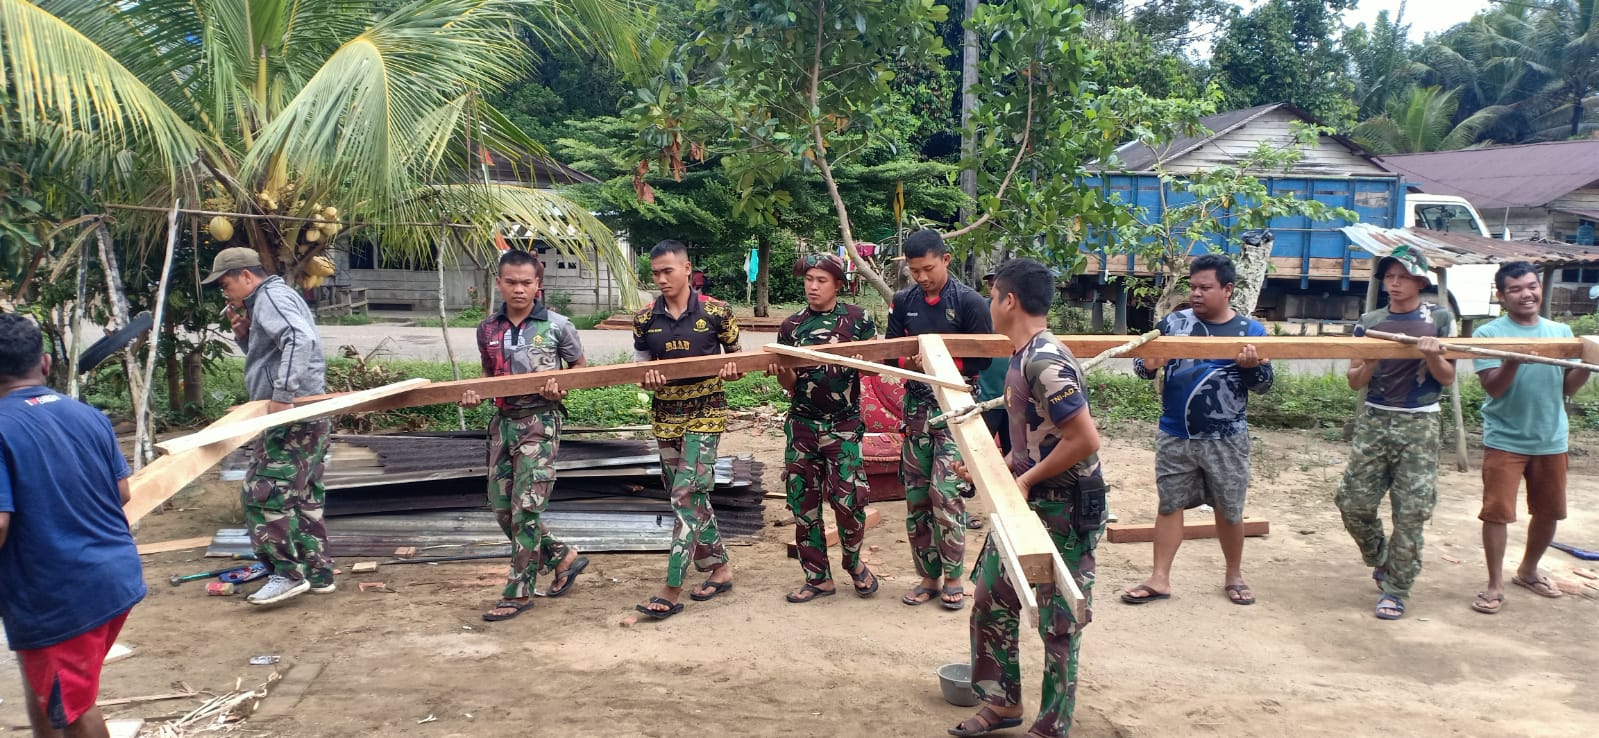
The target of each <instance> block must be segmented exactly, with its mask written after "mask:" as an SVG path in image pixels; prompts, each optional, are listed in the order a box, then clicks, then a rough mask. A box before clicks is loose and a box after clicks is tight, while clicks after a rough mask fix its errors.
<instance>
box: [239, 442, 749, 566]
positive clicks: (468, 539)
mask: <svg viewBox="0 0 1599 738" xmlns="http://www.w3.org/2000/svg"><path fill="white" fill-rule="evenodd" d="M486 448H487V439H486V437H485V435H484V433H483V432H481V431H477V432H471V431H467V432H456V433H423V434H395V435H335V436H334V437H333V444H332V448H331V450H330V452H329V459H328V464H327V470H326V473H325V475H324V477H323V482H324V484H325V485H326V486H327V490H328V493H327V506H326V508H325V509H324V514H325V515H326V519H327V528H328V545H329V547H330V548H331V549H332V554H333V555H334V556H385V555H388V554H390V553H392V552H393V551H395V550H396V549H400V548H405V547H414V548H416V549H417V550H418V552H419V553H418V555H419V556H437V555H472V554H487V553H503V552H509V550H510V548H509V545H508V544H507V543H506V541H505V535H504V533H502V532H501V531H500V528H499V525H498V523H496V522H495V519H494V514H493V513H492V512H491V511H490V510H489V509H488V504H487V497H486V494H487V488H488V470H487V459H486ZM248 463H249V459H248V456H247V453H246V452H243V451H241V452H239V453H238V454H236V455H235V456H233V457H230V458H229V460H228V461H227V462H226V463H224V465H223V473H224V474H227V473H228V472H229V471H230V470H231V471H233V472H235V475H237V472H239V471H242V470H243V468H244V467H245V466H247V465H248ZM555 468H556V472H557V477H556V483H555V491H554V493H553V495H552V498H551V501H550V505H549V508H548V512H546V513H545V516H544V518H543V520H544V522H545V525H546V526H547V527H548V528H549V529H550V531H551V532H552V533H553V534H555V535H556V536H558V537H560V538H561V539H562V540H564V541H567V542H568V543H571V544H573V545H576V546H577V547H578V548H580V549H581V550H584V551H591V552H603V551H665V550H667V549H669V548H670V547H671V536H672V525H673V523H674V521H675V516H674V515H673V512H672V506H671V502H670V500H669V495H668V493H667V491H666V489H665V486H664V484H663V483H662V480H661V468H660V462H659V459H658V458H657V456H656V450H655V442H654V441H643V440H632V439H584V438H570V437H569V438H563V439H562V440H561V447H560V451H559V453H558V454H557V456H556V462H555ZM763 470H764V465H763V464H762V463H761V462H758V461H755V460H753V459H752V458H750V457H748V456H722V457H720V458H718V459H717V463H716V488H715V489H714V490H713V491H712V493H711V506H712V508H714V509H715V510H716V517H717V523H718V525H719V526H720V528H721V532H722V535H723V536H724V537H726V538H729V539H732V540H733V541H737V540H738V539H741V538H750V537H753V536H757V535H759V534H760V531H761V528H762V526H763V525H764V520H763V514H764V509H763V507H764V503H765V496H766V491H765V487H764V486H763V485H762V483H761V474H762V471H763ZM241 534H242V531H237V530H223V531H220V532H219V533H218V538H217V539H216V540H214V541H213V545H212V547H211V548H210V550H209V551H208V553H212V554H217V555H229V554H233V553H245V552H247V551H248V548H244V549H243V550H237V549H240V548H241V546H247V545H248V543H247V538H245V537H243V536H242V535H241Z"/></svg>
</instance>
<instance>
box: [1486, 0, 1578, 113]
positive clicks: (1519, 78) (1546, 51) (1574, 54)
mask: <svg viewBox="0 0 1599 738" xmlns="http://www.w3.org/2000/svg"><path fill="white" fill-rule="evenodd" d="M1489 16H1492V17H1485V18H1482V19H1481V20H1482V22H1474V23H1472V26H1471V32H1472V34H1473V35H1475V36H1477V39H1475V41H1476V44H1477V46H1478V48H1479V50H1480V51H1479V54H1480V57H1481V60H1480V62H1479V65H1480V67H1481V68H1482V69H1483V70H1484V71H1486V72H1488V73H1490V74H1492V73H1496V72H1497V73H1502V74H1503V75H1505V80H1506V81H1505V86H1506V87H1508V88H1509V89H1511V90H1514V92H1515V94H1516V96H1517V97H1518V98H1519V99H1518V100H1517V101H1516V102H1514V103H1512V105H1513V107H1515V108H1516V109H1517V110H1518V112H1520V113H1521V114H1523V115H1524V116H1525V117H1526V118H1527V119H1529V120H1530V121H1531V123H1532V127H1533V131H1534V136H1536V137H1538V138H1541V139H1558V138H1569V137H1575V136H1577V135H1579V134H1581V133H1582V132H1583V131H1584V129H1585V128H1592V127H1593V126H1594V125H1595V124H1596V121H1595V119H1594V116H1593V112H1594V110H1595V103H1596V102H1599V101H1596V100H1595V97H1596V95H1599V0H1549V2H1548V3H1547V4H1543V5H1539V6H1536V7H1533V6H1522V7H1517V8H1510V7H1504V8H1496V9H1495V10H1494V11H1493V12H1491V13H1490V14H1489Z"/></svg>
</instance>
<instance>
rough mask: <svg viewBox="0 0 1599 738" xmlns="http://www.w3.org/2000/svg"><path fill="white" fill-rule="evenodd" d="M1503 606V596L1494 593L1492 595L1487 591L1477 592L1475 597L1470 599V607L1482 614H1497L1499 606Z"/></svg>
mask: <svg viewBox="0 0 1599 738" xmlns="http://www.w3.org/2000/svg"><path fill="white" fill-rule="evenodd" d="M1504 606H1505V596H1504V595H1502V594H1496V595H1494V596H1492V597H1489V596H1488V593H1487V592H1478V593H1477V599H1476V600H1474V601H1472V603H1471V609H1473V610H1476V611H1477V612H1480V613H1482V614H1484V615H1498V614H1499V610H1500V608H1503V607H1504Z"/></svg>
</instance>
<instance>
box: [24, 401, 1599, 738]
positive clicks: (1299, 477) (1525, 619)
mask: <svg viewBox="0 0 1599 738" xmlns="http://www.w3.org/2000/svg"><path fill="white" fill-rule="evenodd" d="M1149 433H1150V430H1149V429H1148V428H1147V427H1128V428H1120V429H1115V430H1114V432H1113V433H1111V437H1110V439H1109V440H1108V441H1107V447H1106V450H1105V451H1104V453H1103V457H1104V459H1105V461H1106V463H1107V466H1108V472H1107V476H1108V477H1109V478H1110V480H1111V481H1112V484H1113V485H1114V491H1113V497H1112V502H1113V507H1114V509H1115V510H1116V511H1117V512H1118V513H1119V514H1120V516H1121V517H1122V519H1123V520H1124V521H1127V522H1139V521H1148V520H1150V519H1152V517H1153V509H1154V490H1153V479H1152V467H1153V442H1152V440H1151V439H1150V438H1149ZM782 446H783V441H782V439H781V437H780V436H775V435H771V434H769V433H768V434H762V433H758V432H754V431H746V432H740V433H732V434H730V435H729V436H728V438H727V439H726V440H725V442H724V451H728V452H755V453H758V454H761V455H763V456H764V457H767V458H770V459H773V460H775V459H776V458H777V456H778V454H780V450H781V448H782ZM1255 448H1256V455H1255V475H1256V481H1255V485H1254V488H1253V490H1252V495H1251V500H1250V512H1251V514H1252V515H1256V516H1260V517H1266V518H1269V519H1270V520H1271V524H1272V535H1270V536H1268V537H1265V538H1254V539H1250V541H1249V544H1248V546H1247V548H1246V573H1247V575H1248V577H1249V580H1250V583H1251V584H1252V585H1253V586H1254V589H1255V591H1256V593H1257V595H1258V597H1259V598H1260V602H1259V604H1257V605H1255V606H1253V607H1237V606H1234V605H1231V604H1229V603H1228V601H1227V599H1226V597H1225V596H1224V594H1223V593H1222V590H1221V584H1222V581H1221V556H1220V551H1219V550H1218V548H1217V546H1216V545H1215V543H1214V542H1212V541H1204V540H1202V541H1190V542H1189V543H1188V544H1187V545H1186V546H1185V547H1184V548H1183V550H1182V552H1181V553H1180V554H1179V558H1178V565H1177V571H1176V572H1175V586H1176V592H1175V595H1174V597H1173V598H1172V599H1171V600H1169V601H1165V602H1160V603H1155V604H1151V605H1147V606H1143V607H1140V608H1137V609H1135V608H1132V607H1128V606H1125V605H1122V604H1121V603H1120V602H1118V601H1117V600H1116V597H1115V595H1116V593H1117V592H1118V591H1119V590H1120V589H1121V588H1122V587H1124V586H1127V585H1129V584H1132V583H1136V582H1137V581H1139V580H1140V579H1141V578H1142V577H1143V576H1144V574H1145V573H1147V569H1148V566H1149V557H1150V547H1149V545H1148V544H1109V543H1105V544H1102V545H1101V547H1100V550H1099V587H1098V588H1097V591H1096V592H1095V595H1096V599H1097V601H1098V603H1099V604H1098V607H1097V608H1096V611H1095V619H1094V623H1093V625H1092V626H1090V628H1089V629H1088V631H1087V633H1086V637H1085V641H1084V645H1083V667H1082V682H1081V688H1080V690H1079V701H1078V709H1077V717H1078V725H1077V727H1076V729H1075V731H1074V733H1073V734H1074V735H1077V736H1172V735H1178V736H1182V735H1200V736H1210V735H1225V736H1283V735H1289V734H1294V735H1296V736H1323V735H1325V736H1335V735H1336V736H1345V735H1383V734H1386V735H1391V736H1413V735H1426V736H1443V735H1450V736H1593V735H1595V734H1599V694H1596V692H1595V691H1594V688H1593V687H1592V683H1591V681H1590V680H1591V679H1592V678H1593V677H1594V676H1595V674H1596V672H1599V651H1596V649H1595V647H1594V641H1593V637H1594V634H1595V627H1596V625H1599V601H1596V600H1592V599H1583V598H1579V597H1570V596H1568V597H1566V598H1564V599H1561V600H1543V599H1540V598H1537V597H1535V596H1533V595H1532V594H1531V593H1529V592H1527V591H1525V590H1522V589H1519V588H1513V589H1512V591H1511V592H1509V593H1508V602H1507V604H1506V606H1505V609H1504V612H1502V613H1501V614H1499V615H1497V616H1493V617H1489V616H1484V615H1479V614H1476V613H1474V612H1472V611H1471V610H1470V608H1469V604H1470V602H1471V597H1472V594H1473V593H1474V592H1476V591H1477V590H1478V589H1480V588H1481V586H1482V580H1483V574H1482V567H1481V564H1480V560H1481V547H1480V544H1479V539H1478V526H1477V523H1476V519H1475V515H1476V510H1477V502H1476V500H1477V496H1478V489H1479V484H1478V478H1477V476H1476V475H1475V473H1470V474H1460V473H1456V472H1455V471H1454V469H1453V465H1452V464H1449V465H1448V469H1447V471H1446V473H1445V474H1444V475H1443V478H1442V480H1441V482H1440V484H1439V497H1440V501H1439V505H1438V508H1437V514H1436V516H1435V518H1434V520H1433V523H1432V526H1431V528H1430V530H1429V532H1428V542H1427V558H1426V569H1425V571H1423V572H1422V574H1421V577H1420V579H1419V581H1418V584H1417V589H1416V592H1415V595H1414V597H1413V599H1412V602H1411V603H1410V604H1411V607H1410V613H1409V615H1408V616H1407V618H1406V619H1404V620H1402V621H1399V622H1395V623H1385V622H1379V621H1377V620H1375V619H1373V618H1372V615H1371V608H1372V606H1373V604H1374V602H1375V599H1376V593H1375V590H1374V589H1373V586H1372V583H1371V580H1370V579H1369V577H1368V574H1369V570H1367V569H1365V568H1363V567H1362V566H1361V562H1360V560H1359V557H1358V554H1357V553H1356V550H1355V547H1354V545H1353V543H1352V542H1351V541H1350V540H1349V538H1348V536H1347V535H1346V534H1345V533H1344V532H1343V530H1342V526H1341V524H1340V522H1339V519H1338V515H1337V512H1336V510H1335V509H1334V508H1333V505H1332V493H1333V489H1334V486H1335V485H1336V482H1337V479H1338V475H1339V474H1340V472H1341V470H1342V466H1343V462H1344V458H1345V454H1346V453H1347V446H1345V445H1344V444H1342V443H1339V442H1337V441H1329V440H1327V439H1325V438H1324V437H1322V436H1321V435H1320V434H1303V433H1262V434H1257V440H1256V446H1255ZM1583 448H1584V445H1582V444H1578V453H1577V454H1576V455H1575V456H1574V459H1573V467H1572V475H1571V498H1572V503H1571V508H1572V513H1571V517H1570V519H1569V520H1568V521H1566V523H1565V524H1564V525H1563V527H1562V529H1561V530H1562V532H1563V533H1562V538H1563V539H1564V540H1567V541H1570V542H1572V543H1574V544H1576V545H1580V546H1584V547H1587V548H1599V504H1596V503H1599V476H1596V471H1599V459H1595V458H1594V457H1592V456H1589V455H1587V454H1586V453H1584V452H1583ZM779 467H780V464H774V465H772V466H769V469H774V471H773V472H772V474H773V478H771V479H768V480H767V484H768V488H769V489H778V488H780V487H779V480H778V479H777V474H778V473H779V472H778V471H776V468H779ZM208 478H209V477H208ZM234 490H235V486H234V485H233V484H226V483H221V482H216V481H208V482H206V483H205V485H204V490H203V491H202V492H199V493H196V494H189V495H187V496H186V497H183V498H180V499H179V500H178V501H177V504H178V506H179V507H180V508H182V509H180V510H178V511H175V512H167V513H164V514H160V515H156V516H153V517H151V518H149V519H148V520H147V521H146V523H145V524H144V525H143V527H142V529H141V530H140V531H139V536H138V537H139V539H140V540H141V541H144V542H151V541H162V540H168V539H173V538H181V537H188V536H194V535H201V534H209V533H210V532H212V531H214V530H215V529H216V528H217V527H219V526H221V525H225V524H232V523H235V522H236V517H237V512H236V510H235V509H234V504H233V503H231V498H232V496H233V494H234ZM771 502H772V504H771V505H770V507H769V508H768V518H770V519H773V520H776V519H778V518H781V517H783V516H784V515H785V512H784V511H783V510H782V508H781V505H780V504H779V503H778V502H777V501H775V500H774V501H771ZM880 508H881V509H882V512H883V518H884V524H883V525H881V526H879V527H878V528H876V529H873V530H872V531H871V532H870V533H869V534H868V535H867V543H868V544H869V545H871V546H876V547H878V548H879V550H878V551H876V552H873V553H871V554H869V557H870V559H871V560H872V561H874V562H876V563H875V564H874V568H875V569H876V570H877V571H878V572H879V573H881V574H883V575H884V579H885V581H884V586H883V591H882V592H880V593H879V594H878V596H877V597H876V598H874V599H858V598H856V597H854V596H852V595H848V594H841V595H839V596H836V597H832V598H828V599H824V600H821V601H818V602H815V603H810V604H805V605H791V604H788V603H786V602H784V601H783V599H782V594H783V593H784V592H785V591H787V590H788V589H790V588H792V587H794V586H796V585H797V584H798V582H799V578H800V573H799V567H798V565H797V564H796V563H795V562H793V561H791V560H790V559H788V558H786V557H785V555H784V546H783V543H784V541H785V540H787V539H788V537H789V536H791V535H792V533H791V529H790V528H786V527H781V528H780V527H770V528H768V529H767V534H766V536H765V538H764V540H762V541H761V542H759V543H757V544H755V545H751V546H744V547H738V548H735V549H734V550H733V556H734V563H735V566H736V567H737V588H736V589H734V590H733V591H732V592H731V593H729V594H728V595H726V596H724V597H722V598H719V599H717V600H715V601H713V602H709V603H693V602H689V603H687V604H688V606H687V609H686V610H685V611H684V613H683V614H681V615H679V616H677V617H675V618H673V619H671V620H669V621H666V622H663V623H659V624H655V623H645V624H640V625H636V626H633V627H630V628H624V627H621V626H620V625H618V623H619V621H621V620H622V619H623V617H624V616H625V615H626V614H627V613H628V612H630V611H631V609H632V606H633V605H634V604H635V603H637V602H640V601H642V600H643V599H645V598H646V597H648V596H649V595H651V594H653V593H654V592H655V590H656V588H657V587H658V586H659V584H660V580H661V578H662V575H663V569H664V566H665V557H664V555H598V556H595V557H594V564H593V565H591V566H590V568H589V571H588V573H587V574H585V575H584V576H583V577H582V578H581V579H580V580H578V582H577V585H576V587H575V589H574V591H573V592H571V593H570V594H569V595H568V596H566V597H564V598H562V599H559V600H541V601H539V603H538V606H537V607H536V608H535V609H534V610H533V611H531V612H528V613H525V614H524V615H523V616H521V617H520V618H518V619H516V620H513V621H510V622H507V623H501V624H487V623H484V622H483V621H482V620H481V619H480V618H479V614H480V612H481V611H482V609H483V608H484V607H485V606H487V605H489V604H490V603H491V602H492V600H493V599H494V598H495V596H496V595H497V593H498V592H497V590H498V586H497V583H498V582H499V581H500V577H501V576H502V572H503V569H502V567H501V566H498V565H483V564H451V565H434V566H411V567H401V566H394V567H386V568H384V569H383V570H382V571H380V572H379V574H378V575H376V576H373V575H363V577H362V578H363V579H367V580H371V579H381V580H383V581H385V582H387V583H388V584H389V585H390V586H391V587H392V588H393V589H394V590H396V593H394V594H380V593H373V592H367V593H362V592H358V591H356V590H357V588H356V586H355V585H356V581H357V579H356V577H354V576H353V575H348V574H347V575H345V576H343V577H341V578H340V581H339V591H338V592H336V593H334V594H331V595H327V596H320V597H319V596H311V595H306V596H304V597H302V598H300V599H299V600H297V601H294V602H292V603H288V604H286V605H284V606H282V607H278V608H275V609H255V608H252V607H250V606H248V605H246V604H244V602H243V600H242V598H240V597H234V598H226V599H224V598H216V597H207V596H206V595H205V593H204V590H203V586H202V584H200V583H191V584H186V585H183V586H182V587H176V588H175V587H172V586H170V585H169V584H168V583H167V582H166V578H167V577H168V576H170V575H172V574H174V573H179V572H191V571H198V570H203V569H206V568H211V564H212V563H213V561H208V560H203V559H201V558H199V556H198V552H189V553H177V554H164V555H159V556H151V557H146V560H145V566H146V569H145V573H146V579H147V581H148V582H149V586H150V596H149V598H147V599H146V600H145V602H144V603H143V604H142V605H140V606H139V607H138V608H137V609H136V610H135V611H134V613H133V616H132V617H131V618H130V620H129V621H128V625H127V629H126V631H125V634H124V636H123V639H122V640H123V642H125V643H128V644H131V645H134V646H136V647H137V649H138V653H137V655H135V656H134V657H133V658H131V659H128V660H126V661H123V662H120V663H117V664H113V665H111V666H108V667H107V668H106V672H105V679H104V685H103V691H102V698H118V697H133V696H139V695H149V694H157V693H163V692H169V691H172V688H173V686H174V684H176V683H179V682H181V683H183V684H186V685H188V686H191V687H193V688H196V689H201V690H212V691H226V690H228V689H232V688H233V687H234V685H235V683H236V680H242V681H243V683H244V684H246V685H250V684H255V683H259V682H261V681H263V680H264V679H265V677H266V676H267V674H268V673H269V672H270V670H271V668H270V667H252V666H249V665H247V663H246V662H247V660H248V659H249V657H250V656H252V655H255V654H278V655H281V656H282V658H283V662H284V663H285V664H292V665H293V666H292V669H290V671H289V672H288V674H287V678H286V679H285V680H284V682H283V683H282V684H281V685H279V687H278V688H277V689H275V690H274V692H273V694H271V695H270V696H268V697H266V698H265V699H264V700H263V701H262V702H261V708H260V711H259V712H257V713H256V715H255V716H253V717H251V718H250V719H249V720H248V721H246V722H245V723H244V724H243V730H244V731H245V733H244V734H251V735H272V736H306V737H312V736H358V735H382V736H440V737H442V736H500V735H536V736H698V735H714V736H724V735H725V736H900V735H904V736H928V735H943V734H944V728H945V727H947V726H948V725H951V724H953V723H955V722H956V721H957V720H959V719H960V718H961V717H963V716H964V715H966V714H967V713H968V710H967V709H966V708H959V707H954V706H951V705H949V704H947V703H945V702H944V701H943V699H942V698H941V697H940V694H939V689H938V684H937V680H936V678H935V677H934V675H933V670H934V669H935V668H936V667H937V666H938V665H940V664H943V663H947V662H954V661H963V660H965V658H966V654H967V648H968V646H967V615H968V613H969V610H967V611H962V612H959V613H953V612H948V611H945V610H942V609H939V608H937V607H934V606H925V607H919V608H909V607H905V606H903V605H901V604H899V602H898V597H899V595H900V594H902V592H903V591H904V590H905V589H907V588H908V587H910V586H911V584H912V583H913V578H914V575H913V573H912V570H911V566H910V559H909V553H908V549H907V546H906V544H905V543H904V540H905V533H904V529H903V527H902V525H901V523H900V521H901V520H903V512H904V507H903V504H902V503H887V504H880ZM980 535H981V534H980V533H977V532H974V533H973V534H972V537H971V538H970V539H969V540H970V545H969V547H968V556H969V560H970V557H974V556H975V553H976V550H977V545H978V544H979V543H980V538H979V536H980ZM1511 535H1512V541H1511V546H1512V550H1513V551H1518V550H1519V546H1520V545H1521V542H1522V531H1521V530H1516V529H1513V532H1512V534H1511ZM1445 555H1448V556H1451V557H1453V558H1455V559H1458V560H1460V561H1461V563H1458V564H1457V563H1452V562H1449V561H1447V560H1445V559H1444V558H1443V556H1445ZM1546 561H1547V565H1548V568H1549V569H1551V570H1552V571H1554V572H1555V573H1557V574H1563V575H1565V577H1566V578H1568V579H1576V578H1575V577H1573V576H1571V574H1570V570H1571V569H1572V567H1574V566H1577V565H1579V564H1578V562H1576V561H1575V560H1574V559H1572V558H1570V557H1568V556H1566V555H1565V554H1560V553H1552V554H1551V555H1550V556H1549V557H1548V559H1547V560H1546ZM342 563H343V564H345V565H348V564H349V563H351V562H349V561H346V562H342ZM889 577H893V580H892V581H888V579H889ZM1577 581H1581V580H1577ZM71 586H92V585H88V584H76V585H71ZM1022 643H1023V658H1024V665H1025V667H1024V668H1025V670H1024V680H1025V683H1026V684H1025V689H1026V691H1025V694H1026V699H1027V700H1028V708H1029V709H1033V708H1035V707H1036V699H1037V690H1038V674H1039V670H1040V668H1041V666H1040V664H1041V662H1040V656H1039V649H1038V647H1037V640H1036V638H1034V637H1032V636H1031V635H1024V640H1023V642H1022ZM6 658H8V659H9V654H7V656H6ZM18 694H19V693H18V685H17V675H16V671H15V668H14V667H9V668H4V669H0V697H3V698H4V702H3V703H0V725H9V726H19V725H23V724H25V723H26V717H25V715H24V713H23V710H22V709H21V708H22V706H21V704H20V702H19V700H18ZM197 704H198V700H173V701H167V702H155V703H149V704H143V705H136V706H129V707H119V708H113V709H110V710H109V711H108V712H109V714H110V715H111V716H113V717H118V716H120V717H133V716H142V717H147V718H157V717H160V716H171V715H174V714H179V713H181V712H183V711H185V710H188V709H191V708H192V707H194V706H195V705H197ZM430 716H431V717H432V718H434V719H433V720H432V721H430V722H421V721H423V720H425V719H427V718H429V717H430ZM1012 734H1019V733H1012Z"/></svg>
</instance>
